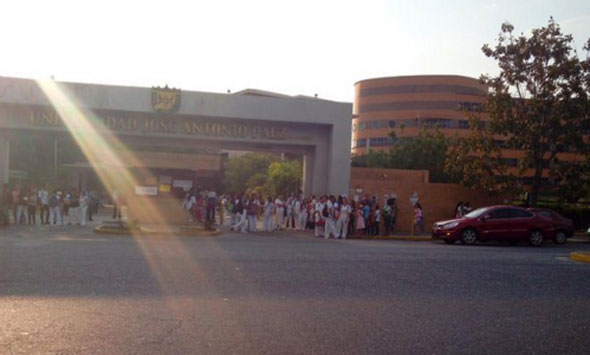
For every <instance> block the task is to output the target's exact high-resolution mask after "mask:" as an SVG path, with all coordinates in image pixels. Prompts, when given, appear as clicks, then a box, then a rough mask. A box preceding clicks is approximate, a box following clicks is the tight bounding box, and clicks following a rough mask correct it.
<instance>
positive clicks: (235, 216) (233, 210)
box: [229, 194, 243, 229]
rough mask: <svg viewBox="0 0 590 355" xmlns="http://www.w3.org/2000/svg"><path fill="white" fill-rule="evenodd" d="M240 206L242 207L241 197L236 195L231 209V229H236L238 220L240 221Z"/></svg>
mask: <svg viewBox="0 0 590 355" xmlns="http://www.w3.org/2000/svg"><path fill="white" fill-rule="evenodd" d="M239 205H241V202H240V197H239V196H238V194H234V196H233V206H232V207H231V216H230V219H229V225H230V229H234V226H235V225H236V224H237V223H238V220H239V215H238V206H239ZM242 208H243V206H242ZM240 213H241V212H240Z"/></svg>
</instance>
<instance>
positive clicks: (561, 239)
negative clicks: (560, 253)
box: [553, 231, 567, 244]
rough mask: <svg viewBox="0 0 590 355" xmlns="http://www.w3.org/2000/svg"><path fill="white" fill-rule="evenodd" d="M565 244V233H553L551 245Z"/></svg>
mask: <svg viewBox="0 0 590 355" xmlns="http://www.w3.org/2000/svg"><path fill="white" fill-rule="evenodd" d="M565 242H567V235H565V232H564V231H557V233H555V237H553V243H555V244H565Z"/></svg>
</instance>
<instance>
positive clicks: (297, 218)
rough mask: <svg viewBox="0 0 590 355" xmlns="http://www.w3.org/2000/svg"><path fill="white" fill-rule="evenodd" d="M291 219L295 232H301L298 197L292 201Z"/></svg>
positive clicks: (299, 201)
mask: <svg viewBox="0 0 590 355" xmlns="http://www.w3.org/2000/svg"><path fill="white" fill-rule="evenodd" d="M293 219H294V222H295V223H294V225H295V230H303V228H302V227H301V200H300V199H299V197H297V198H295V200H294V201H293Z"/></svg>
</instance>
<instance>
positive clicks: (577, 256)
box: [570, 251, 590, 263]
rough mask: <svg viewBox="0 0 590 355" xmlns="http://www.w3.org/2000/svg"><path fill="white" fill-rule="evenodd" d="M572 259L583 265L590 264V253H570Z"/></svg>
mask: <svg viewBox="0 0 590 355" xmlns="http://www.w3.org/2000/svg"><path fill="white" fill-rule="evenodd" d="M570 259H571V260H574V261H579V262H582V263H590V252H584V251H576V252H573V253H570Z"/></svg>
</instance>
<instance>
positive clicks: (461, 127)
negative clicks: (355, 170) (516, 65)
mask: <svg viewBox="0 0 590 355" xmlns="http://www.w3.org/2000/svg"><path fill="white" fill-rule="evenodd" d="M354 89H355V92H354V103H353V124H352V136H353V142H352V153H353V154H354V155H362V154H365V153H367V152H369V151H379V150H388V149H389V148H390V147H391V146H392V145H395V144H400V143H403V142H404V141H406V140H408V139H411V138H412V137H415V136H416V135H417V134H418V132H419V131H420V129H421V128H422V127H436V126H438V127H439V128H440V130H441V132H443V133H444V134H445V135H448V136H453V135H455V134H456V133H458V134H460V135H461V134H464V133H466V132H467V128H468V127H469V124H468V119H467V115H466V112H465V111H466V110H467V111H477V110H481V108H482V105H483V102H484V101H485V95H486V88H485V86H483V85H482V84H481V83H480V82H479V80H478V79H475V78H469V77H465V76H458V75H420V76H397V77H389V78H377V79H367V80H362V81H359V82H357V83H356V84H355V88H354ZM393 130H395V134H396V137H395V138H393V139H392V138H391V137H390V136H389V133H390V132H391V131H393Z"/></svg>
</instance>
